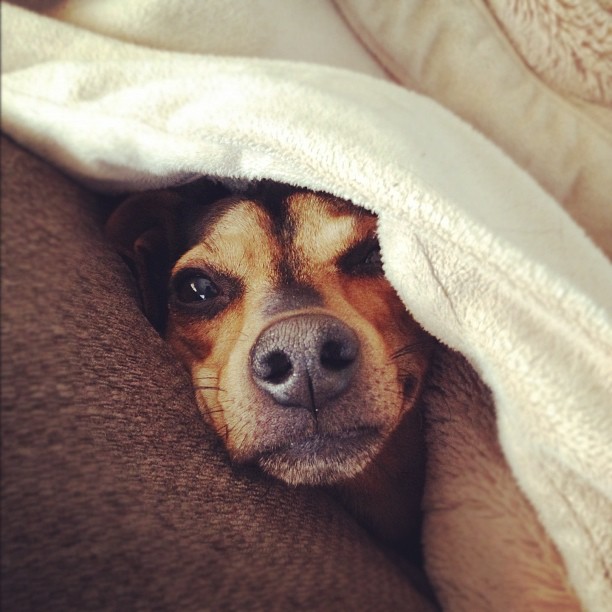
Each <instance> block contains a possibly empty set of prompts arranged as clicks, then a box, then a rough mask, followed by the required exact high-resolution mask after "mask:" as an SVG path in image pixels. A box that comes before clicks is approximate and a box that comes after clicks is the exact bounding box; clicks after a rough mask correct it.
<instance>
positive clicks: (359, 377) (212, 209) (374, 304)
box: [108, 184, 432, 544]
mask: <svg viewBox="0 0 612 612" xmlns="http://www.w3.org/2000/svg"><path fill="white" fill-rule="evenodd" d="M220 196H221V197H220ZM108 229H109V233H110V235H111V237H112V238H113V239H114V240H115V241H116V242H117V243H118V244H119V245H120V246H121V248H122V250H123V252H124V254H125V255H127V256H128V257H129V258H131V259H132V261H133V262H134V266H135V268H136V269H137V272H138V275H139V277H140V282H141V289H142V293H143V296H144V302H145V309H146V311H147V313H148V314H149V316H150V318H151V319H152V320H153V321H154V322H155V324H156V325H157V326H158V328H160V329H161V330H163V333H164V335H165V337H166V339H167V340H168V342H169V343H170V345H171V346H172V348H173V350H174V351H175V353H176V355H177V356H178V358H179V359H180V360H181V361H182V362H183V363H184V364H185V366H186V367H187V369H188V370H189V372H190V373H191V376H192V380H193V385H194V389H195V394H196V399H197V402H198V405H199V407H200V409H201V412H202V414H203V415H204V418H205V419H206V420H207V422H208V423H209V424H210V425H211V426H212V428H213V429H214V430H215V431H216V433H217V434H218V435H219V436H220V438H221V439H222V440H223V442H224V443H225V446H226V448H227V450H228V452H229V455H230V457H231V458H232V460H233V461H234V462H236V463H240V464H256V465H258V466H259V467H260V468H262V469H263V471H264V472H266V473H268V474H270V475H272V476H274V477H276V478H279V479H281V480H283V481H285V482H287V483H289V484H291V485H302V484H305V485H319V486H324V487H330V488H332V489H334V490H335V491H336V492H337V493H338V494H339V495H340V496H341V498H342V499H343V501H344V502H345V503H346V504H347V505H348V506H350V507H351V508H352V510H353V511H354V512H355V514H356V515H357V516H358V517H359V518H360V519H362V520H363V521H364V522H365V523H366V524H367V525H368V526H369V527H370V528H371V529H372V530H373V531H374V532H376V533H378V534H379V535H380V536H381V537H383V538H384V539H385V540H387V541H393V542H395V543H402V544H407V543H409V542H411V541H413V540H414V538H415V536H416V533H417V531H418V516H419V513H420V511H419V508H420V497H421V488H422V478H423V442H422V438H421V430H420V420H419V414H418V407H417V404H418V398H419V393H420V390H421V386H422V381H423V378H424V375H425V372H426V369H427V366H428V360H429V354H430V350H431V343H432V341H431V338H430V337H429V336H428V335H427V334H426V333H425V332H424V331H423V330H422V329H421V328H420V327H419V325H418V324H417V323H416V322H415V321H414V319H413V318H412V317H411V316H410V315H409V314H408V313H407V312H406V309H405V307H404V305H403V304H402V302H401V301H400V300H399V298H398V296H397V294H396V293H395V291H394V289H393V288H392V287H391V285H390V284H389V283H388V281H387V280H386V279H385V277H384V275H383V272H382V266H381V264H380V260H379V251H378V244H377V239H376V218H375V216H374V215H372V214H370V213H368V212H366V211H364V210H362V209H359V208H357V207H354V206H353V205H351V204H349V203H347V202H344V201H342V200H339V199H336V198H333V197H331V196H328V195H325V194H320V193H313V192H310V191H305V190H296V189H293V190H292V189H287V188H286V187H283V186H278V185H274V184H271V185H270V184H261V185H258V186H257V187H256V188H255V189H253V190H252V192H251V193H247V194H246V195H242V196H236V195H231V194H230V195H225V194H223V193H221V192H220V191H219V189H218V188H213V187H210V186H208V187H201V186H198V185H194V186H190V187H188V188H185V189H184V190H180V189H179V190H175V191H166V192H152V193H146V194H141V195H138V196H134V197H132V198H130V199H129V200H128V201H127V202H125V203H124V204H123V205H122V206H121V207H120V208H119V209H118V210H117V211H116V212H115V213H114V215H113V216H112V217H111V219H110V221H109V224H108ZM194 275H195V276H196V277H197V276H200V277H205V278H206V279H208V280H206V281H205V282H206V283H208V282H209V281H210V282H212V283H214V289H215V291H217V292H218V293H217V294H216V295H214V296H213V297H210V298H205V299H200V298H198V299H197V300H196V301H194V302H190V301H188V302H185V300H184V295H187V297H188V299H189V300H190V299H191V293H190V291H192V285H191V284H190V283H191V279H192V278H194ZM167 288H169V289H167ZM185 292H187V293H186V294H185ZM181 296H183V297H181ZM194 299H195V298H194ZM321 322H322V323H321ZM336 322H338V323H336ZM311 324H312V325H314V326H315V327H313V329H315V328H317V329H319V328H318V327H317V326H319V327H321V326H322V327H323V328H324V329H323V331H316V332H313V333H315V334H319V335H321V334H323V335H322V336H321V337H322V338H323V340H324V339H325V334H328V335H329V334H333V333H336V331H334V330H336V328H338V329H340V330H341V331H340V332H338V333H339V334H340V336H341V339H340V340H338V341H336V340H334V342H336V344H337V345H338V346H340V347H341V349H342V350H344V351H345V352H346V351H348V349H346V350H345V347H344V344H347V343H348V344H350V345H351V347H352V346H353V344H355V346H357V347H358V348H355V349H354V352H355V351H357V350H358V355H357V357H355V356H354V355H352V354H351V355H350V357H349V358H347V360H348V361H350V365H348V366H347V365H346V364H345V363H344V361H340V357H338V356H337V355H336V356H335V357H334V359H336V360H337V363H336V362H334V361H333V360H332V362H330V363H331V366H330V368H332V370H334V372H335V371H336V370H342V368H348V367H350V374H346V373H345V372H341V374H339V375H338V376H341V377H345V378H347V380H348V379H349V377H350V381H349V382H346V381H343V382H342V384H341V385H340V383H338V385H339V386H338V388H341V387H342V391H341V392H338V394H337V396H335V395H333V393H336V391H335V390H334V391H333V393H332V392H329V393H328V395H329V397H327V396H324V399H323V400H319V396H317V393H318V390H317V385H322V384H327V383H319V382H318V381H319V379H320V378H321V377H322V376H323V378H324V375H325V374H326V371H324V372H323V374H320V375H319V374H317V376H319V378H317V377H315V376H314V375H313V376H312V380H314V381H315V382H314V383H313V382H312V380H311V376H310V374H307V375H304V376H307V378H308V384H309V385H310V387H309V388H310V395H309V396H307V397H306V399H304V397H302V395H304V394H302V395H299V398H298V399H299V402H301V404H300V405H299V406H297V407H296V406H293V405H288V404H286V405H285V404H279V403H278V401H277V400H276V395H275V394H276V393H277V388H276V387H273V393H272V394H271V393H270V392H268V388H269V385H270V384H277V383H276V382H275V381H273V383H268V382H267V380H268V378H266V379H265V381H264V382H263V383H261V382H259V383H258V382H257V381H258V380H261V379H262V378H261V377H263V376H264V375H263V374H254V371H255V369H256V367H255V366H254V365H253V363H254V362H256V361H257V360H258V359H259V358H260V357H259V353H261V354H263V355H264V357H265V358H266V359H267V358H268V356H269V354H271V353H270V352H269V353H265V354H264V352H263V351H264V349H263V348H260V345H261V344H262V340H261V339H262V338H267V336H271V334H274V333H275V331H274V332H269V331H268V332H267V331H266V330H271V329H272V330H276V329H277V328H279V326H283V327H282V330H281V331H282V333H281V332H279V333H278V334H276V335H274V337H273V340H270V341H269V342H272V343H275V342H276V343H278V342H279V340H278V339H277V337H280V336H283V335H286V334H288V333H289V332H290V330H291V329H293V327H295V329H297V330H298V333H299V334H302V335H303V337H300V338H299V339H298V340H297V341H294V340H291V339H289V340H287V342H289V343H290V346H291V347H293V348H291V349H290V350H291V351H295V350H298V349H297V348H295V347H296V346H299V345H300V344H301V343H305V344H307V345H309V343H312V342H314V341H312V340H309V338H310V337H311V336H310V335H309V334H310V332H308V331H304V330H308V329H309V328H308V326H309V325H311ZM275 326H276V327H275ZM292 326H293V327H292ZM328 328H329V329H330V330H331V331H328ZM346 328H349V330H351V331H345V330H346ZM288 330H289V331H288ZM266 334H267V336H266ZM342 334H344V336H343V335H342ZM317 337H318V336H317ZM345 337H348V338H349V340H346V341H345V340H344V339H343V338H345ZM355 338H356V340H355ZM323 340H321V342H322V341H323ZM266 341H267V340H266ZM283 341H284V340H283ZM309 346H310V345H309ZM325 346H327V345H325ZM330 346H332V348H333V347H335V346H336V345H334V344H333V343H332V345H330ZM288 350H289V349H288ZM308 350H311V349H308ZM312 350H313V351H314V350H315V349H312ZM316 350H319V351H320V350H321V349H318V348H317V349H316ZM351 350H353V349H351ZM258 351H259V353H258ZM291 354H293V353H291ZM321 354H322V353H321ZM281 357H284V355H281ZM262 358H263V357H262ZM343 359H344V358H343ZM321 360H323V358H322V357H321ZM258 363H259V362H258ZM265 363H266V364H267V363H268V361H266V362H265ZM309 363H310V362H309ZM332 366H333V367H332ZM258 367H259V366H258ZM266 367H268V366H266ZM270 367H272V366H270ZM326 367H327V366H326ZM296 368H297V366H296ZM266 372H267V370H266ZM334 372H332V374H330V376H331V375H333V376H336V375H337V374H335V373H334ZM266 376H267V374H266ZM258 377H259V378H258ZM279 384H282V385H284V384H287V385H288V384H289V383H284V382H283V383H279ZM296 384H297V383H296ZM333 384H336V383H335V382H334V383H333ZM262 385H263V386H262ZM266 385H268V386H266ZM313 385H314V386H313ZM344 386H346V388H344ZM288 388H289V387H288ZM292 389H293V387H291V388H290V389H289V391H287V393H289V394H291V393H293V394H294V395H295V394H297V392H295V391H293V390H292ZM283 392H284V387H283ZM291 397H293V395H292V396H291ZM296 397H297V395H296ZM321 397H323V396H321ZM309 398H310V399H309ZM304 402H305V403H304ZM302 404H303V405H302Z"/></svg>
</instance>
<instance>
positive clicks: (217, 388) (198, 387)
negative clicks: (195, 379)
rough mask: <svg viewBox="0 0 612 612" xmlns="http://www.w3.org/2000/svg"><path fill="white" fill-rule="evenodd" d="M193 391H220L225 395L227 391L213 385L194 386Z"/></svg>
mask: <svg viewBox="0 0 612 612" xmlns="http://www.w3.org/2000/svg"><path fill="white" fill-rule="evenodd" d="M194 389H201V390H204V391H220V392H222V393H227V391H226V390H225V389H223V388H221V387H217V386H214V385H195V386H194Z"/></svg>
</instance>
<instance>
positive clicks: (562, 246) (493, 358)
mask: <svg viewBox="0 0 612 612" xmlns="http://www.w3.org/2000/svg"><path fill="white" fill-rule="evenodd" d="M170 4H172V3H170ZM2 17H3V19H2V30H3V77H2V79H3V81H2V87H3V109H2V113H3V116H2V127H3V130H4V131H5V132H6V133H7V134H9V135H10V136H11V137H13V138H14V139H15V140H17V141H18V142H20V143H22V144H23V145H24V146H26V147H28V148H29V149H31V150H32V151H34V152H36V153H37V154H39V155H41V156H43V157H44V158H46V159H48V160H50V161H52V162H53V163H54V164H56V165H57V166H58V167H60V168H61V169H62V170H63V171H64V172H66V173H68V174H69V175H70V176H72V177H74V178H75V179H77V180H79V181H80V182H83V183H85V184H86V185H88V186H89V187H92V188H94V189H96V190H98V191H103V192H122V191H136V190H141V189H146V188H151V187H159V186H164V185H170V184H177V183H181V182H185V181H188V180H191V179H193V178H194V177H196V176H201V175H206V176H212V177H218V178H222V179H224V180H227V181H229V182H241V181H247V180H252V179H260V178H269V179H273V180H277V181H282V182H287V183H292V184H295V185H299V186H304V187H308V188H312V189H318V190H324V191H328V192H331V193H333V194H335V195H337V196H339V197H342V198H346V199H349V200H351V201H353V202H354V203H355V204H358V205H361V206H364V207H366V208H368V209H370V210H372V211H374V212H375V213H376V214H377V215H378V218H379V235H380V242H381V248H382V252H383V259H384V265H385V271H386V274H387V276H388V278H389V280H390V281H391V282H392V283H393V285H394V286H395V288H396V289H397V291H398V293H399V295H400V297H401V298H402V299H403V301H404V302H405V304H406V307H407V308H408V309H409V310H410V311H411V312H412V313H413V314H414V316H415V317H416V318H417V320H419V322H420V323H421V324H422V325H423V326H424V327H425V328H426V329H427V330H428V331H429V332H430V333H432V334H433V335H435V336H436V337H437V338H439V339H440V340H441V341H442V342H443V343H444V344H445V345H447V346H448V347H450V348H452V349H453V350H456V351H458V352H460V353H462V354H463V355H464V356H465V357H466V358H467V359H468V361H469V362H470V364H471V365H472V367H473V368H474V369H475V371H476V372H477V373H478V375H479V376H480V377H481V378H482V380H483V381H484V382H485V383H486V385H488V387H489V388H490V389H491V392H492V398H493V401H492V403H493V404H494V410H495V415H496V427H495V433H492V434H491V435H496V436H497V438H498V442H499V446H500V449H501V452H502V453H503V456H504V458H505V461H507V464H508V466H509V469H510V470H511V474H512V475H513V478H514V479H515V480H516V482H517V483H518V486H519V488H520V491H521V492H522V494H523V495H525V497H526V498H527V499H528V500H529V502H530V504H531V505H532V506H533V508H534V509H535V512H536V514H537V517H538V519H539V521H540V522H541V525H542V527H543V530H544V532H545V534H547V535H548V536H549V537H550V538H551V539H552V541H553V542H554V544H555V545H556V547H557V548H558V551H559V553H560V555H561V557H562V558H563V561H564V563H565V566H566V568H567V571H568V574H569V579H570V582H571V584H572V586H573V588H574V589H575V590H576V592H577V594H578V596H579V598H580V599H581V601H582V603H583V605H584V606H585V607H586V608H588V609H592V610H599V609H603V605H604V603H605V602H609V601H611V600H612V583H611V579H610V576H611V575H612V566H611V563H612V533H611V532H610V525H611V524H612V478H611V470H610V466H612V444H611V442H612V410H611V407H612V399H611V398H612V320H611V313H612V267H611V266H610V262H609V261H608V260H607V259H606V257H605V256H604V255H603V253H602V251H601V250H600V248H599V247H598V246H596V245H595V244H594V243H593V242H592V240H591V239H590V238H589V237H588V236H587V235H586V233H585V231H584V229H583V228H582V227H580V226H579V225H577V223H576V222H575V221H574V220H573V219H572V218H571V217H570V216H569V215H568V214H567V212H566V211H565V210H564V209H563V208H562V207H561V206H560V205H559V204H558V203H557V202H556V201H555V200H554V199H553V198H552V197H551V196H550V195H549V194H548V193H546V192H545V191H544V190H543V188H542V187H540V185H539V184H538V183H537V182H536V181H535V180H534V179H533V178H532V177H531V176H529V175H528V174H527V173H526V172H525V171H524V170H523V169H521V168H520V167H519V166H518V165H517V164H516V163H515V162H514V161H513V160H512V159H511V157H510V156H509V155H508V154H506V152H504V151H503V150H502V149H500V148H498V147H497V146H496V145H494V144H493V143H492V142H490V141H489V140H488V139H486V138H485V137H484V136H483V135H482V134H480V133H479V132H477V131H476V130H475V129H474V128H473V127H471V126H470V125H468V124H467V123H465V122H464V121H463V120H461V119H460V118H458V117H457V116H455V115H453V114H452V113H451V112H450V111H448V110H447V109H445V108H443V107H442V106H440V105H439V104H438V103H436V102H435V101H434V100H432V99H431V98H426V97H424V96H422V95H419V94H417V93H414V92H412V91H409V90H407V89H406V88H404V87H401V86H399V85H396V84H393V83H391V82H389V81H387V80H383V79H380V78H377V77H375V76H370V75H366V74H360V73H358V72H355V71H353V70H346V69H344V68H342V67H340V68H339V67H330V66H324V65H319V64H313V63H300V62H291V61H279V60H273V59H260V58H255V57H220V56H215V55H201V54H196V53H181V52H179V51H176V50H173V51H164V50H156V49H152V48H149V47H144V46H139V45H137V44H132V43H129V42H123V41H120V40H118V39H115V38H112V37H111V36H108V35H107V36H103V35H100V34H95V33H92V32H90V31H87V30H85V29H83V28H79V27H75V26H72V25H68V24H66V23H62V22H61V21H59V20H56V19H50V18H48V17H44V16H41V15H38V14H35V13H32V12H28V11H25V10H23V9H20V8H17V7H14V6H11V5H8V4H5V3H3V5H2ZM134 27H135V28H136V27H137V25H136V24H135V25H134ZM32 40H36V44H35V45H33V44H31V41H32ZM370 68H371V67H370ZM370 72H373V70H370ZM599 195H601V194H599ZM598 197H599V196H598ZM598 236H599V237H598V239H599V241H600V247H601V248H602V249H604V250H605V249H611V248H612V238H611V240H610V242H607V241H605V235H603V234H600V235H598ZM602 236H603V237H602ZM482 393H484V391H482V389H481V387H480V386H478V385H476V386H475V387H474V393H473V402H474V405H477V404H479V403H483V396H482ZM487 393H488V392H487ZM487 402H488V400H487ZM487 402H484V403H485V404H486V405H489V404H488V403H487ZM490 410H493V406H490ZM439 452H440V453H442V454H441V455H440V457H438V460H439V461H442V462H443V459H444V454H443V453H444V451H443V447H440V450H439ZM429 495H433V497H434V498H435V491H434V492H433V493H432V492H431V491H430V493H429ZM447 501H448V500H447ZM457 503H461V499H458V500H457ZM490 503H493V507H495V502H494V501H493V502H490V501H489V502H487V503H485V504H484V506H485V507H489V508H490V507H491V506H490V505H489V504H490ZM485 515H486V512H485V513H484V514H483V516H481V517H480V518H479V520H480V519H482V520H483V521H484V520H486V516H485ZM449 529H450V526H449ZM476 529H477V527H476ZM499 537H500V541H499V542H498V543H497V544H496V543H490V542H488V543H483V542H475V543H473V546H474V548H473V549H472V550H471V551H469V552H470V554H474V555H478V554H479V550H481V549H479V547H482V546H495V545H498V546H503V538H504V535H503V534H499ZM442 539H443V538H437V539H436V538H433V537H432V538H431V539H430V540H428V542H427V545H428V546H429V547H431V551H432V554H433V555H434V556H435V555H439V554H441V553H440V551H441V550H443V546H444V543H443V542H442V541H441V540H442ZM463 542H465V540H463ZM466 546H468V544H466ZM441 547H442V548H441ZM465 552H466V554H467V552H468V551H467V549H466V551H465ZM426 555H427V551H426ZM483 558H485V556H483ZM432 580H433V582H434V586H436V579H435V576H433V577H432ZM467 581H468V583H469V579H467ZM468 583H466V582H460V583H459V587H457V586H453V588H452V589H451V590H450V591H449V592H450V593H451V594H452V593H453V592H454V591H453V589H456V588H459V589H461V588H463V589H464V590H465V591H466V592H467V591H469V590H471V591H477V590H478V588H484V587H482V585H478V584H468ZM439 584H440V589H444V584H448V583H447V582H444V581H441V582H440V583H439ZM446 595H448V593H446ZM448 597H450V595H448ZM442 599H444V600H445V601H448V603H449V605H450V607H453V605H456V606H457V609H460V608H461V605H460V603H457V602H459V601H463V600H461V598H459V599H458V600H457V601H455V602H454V603H453V600H452V599H450V600H449V599H448V598H446V596H445V597H442Z"/></svg>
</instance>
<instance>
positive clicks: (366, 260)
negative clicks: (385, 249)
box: [340, 238, 382, 276]
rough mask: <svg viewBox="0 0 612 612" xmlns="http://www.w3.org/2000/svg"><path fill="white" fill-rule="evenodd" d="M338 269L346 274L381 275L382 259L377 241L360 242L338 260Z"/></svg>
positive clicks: (372, 239) (373, 239)
mask: <svg viewBox="0 0 612 612" xmlns="http://www.w3.org/2000/svg"><path fill="white" fill-rule="evenodd" d="M340 268H341V269H342V270H344V271H345V272H346V273H347V274H356V275H358V276H361V275H365V276H378V275H380V274H382V257H381V254H380V245H379V244H378V240H376V239H375V238H370V239H367V240H364V241H363V242H360V243H359V244H358V245H357V246H355V247H353V248H352V249H351V250H350V251H348V253H345V254H344V255H343V256H342V258H341V259H340Z"/></svg>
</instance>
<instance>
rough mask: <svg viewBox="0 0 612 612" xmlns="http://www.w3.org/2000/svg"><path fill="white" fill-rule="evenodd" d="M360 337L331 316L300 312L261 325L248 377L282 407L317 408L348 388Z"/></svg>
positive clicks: (356, 357) (357, 355)
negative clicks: (271, 323)
mask: <svg viewBox="0 0 612 612" xmlns="http://www.w3.org/2000/svg"><path fill="white" fill-rule="evenodd" d="M358 357H359V339H358V338H357V335H356V334H355V332H354V331H353V330H352V329H351V328H350V327H348V326H347V325H346V324H344V323H343V322H342V321H340V320H339V319H337V318H336V317H332V316H329V315H320V314H310V315H308V314H304V315H295V316H292V317H287V318H286V319H283V320H281V321H278V322H277V323H274V324H273V325H271V326H270V327H268V328H267V329H265V330H264V331H263V332H262V333H261V335H260V336H259V338H258V339H257V341H256V342H255V344H254V346H253V349H252V351H251V371H252V375H253V380H254V381H255V383H256V384H257V385H258V386H259V387H260V388H261V389H263V390H264V391H266V392H267V393H269V394H270V395H271V396H272V397H273V398H274V400H275V401H276V402H277V403H278V404H280V405H282V406H292V407H301V408H306V409H308V410H311V411H313V412H316V411H317V410H318V409H319V408H321V407H322V406H324V405H325V403H326V402H327V401H328V400H331V399H333V398H334V397H337V396H339V395H340V394H341V393H342V392H343V391H345V390H346V388H347V387H348V386H349V384H350V382H351V380H352V378H353V376H354V374H355V371H356V370H357V364H358Z"/></svg>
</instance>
